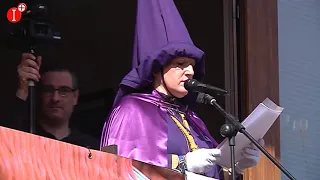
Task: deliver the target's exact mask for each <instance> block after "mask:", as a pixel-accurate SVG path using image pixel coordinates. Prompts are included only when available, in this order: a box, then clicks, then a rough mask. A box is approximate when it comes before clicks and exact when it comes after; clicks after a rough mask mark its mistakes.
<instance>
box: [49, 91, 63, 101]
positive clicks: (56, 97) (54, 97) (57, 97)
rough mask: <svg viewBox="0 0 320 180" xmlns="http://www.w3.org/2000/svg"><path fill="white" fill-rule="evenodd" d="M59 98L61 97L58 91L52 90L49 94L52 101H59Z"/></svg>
mask: <svg viewBox="0 0 320 180" xmlns="http://www.w3.org/2000/svg"><path fill="white" fill-rule="evenodd" d="M60 98H61V96H60V94H59V92H58V91H54V92H53V93H52V96H51V99H52V101H54V102H57V101H60Z"/></svg>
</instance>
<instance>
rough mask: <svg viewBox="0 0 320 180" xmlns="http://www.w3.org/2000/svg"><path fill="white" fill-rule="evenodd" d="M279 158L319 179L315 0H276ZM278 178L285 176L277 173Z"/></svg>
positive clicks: (319, 59) (319, 51) (318, 6)
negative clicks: (278, 76) (281, 109)
mask: <svg viewBox="0 0 320 180" xmlns="http://www.w3.org/2000/svg"><path fill="white" fill-rule="evenodd" d="M278 26H279V35H278V37H279V66H280V67H279V72H280V105H281V106H283V107H284V108H285V109H284V111H283V114H282V115H281V120H280V121H281V123H280V126H281V128H280V129H281V137H280V140H281V162H282V164H283V165H284V166H285V167H286V168H287V169H288V170H289V172H291V173H292V174H293V175H294V176H295V177H296V178H297V179H299V180H300V179H301V180H319V179H320V0H278ZM282 179H287V178H286V176H285V175H282Z"/></svg>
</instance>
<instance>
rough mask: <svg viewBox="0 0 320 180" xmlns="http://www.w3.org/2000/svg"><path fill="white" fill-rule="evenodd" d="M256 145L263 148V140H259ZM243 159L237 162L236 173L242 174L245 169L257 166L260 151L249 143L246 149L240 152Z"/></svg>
mask: <svg viewBox="0 0 320 180" xmlns="http://www.w3.org/2000/svg"><path fill="white" fill-rule="evenodd" d="M258 143H259V144H260V145H261V146H264V140H263V139H259V140H258ZM242 155H243V156H244V158H243V159H241V160H239V161H238V162H237V164H236V172H237V173H238V174H242V173H243V172H244V170H245V169H247V168H250V167H253V166H255V165H257V164H258V162H259V160H260V156H261V153H260V150H259V149H258V148H257V147H256V146H255V145H254V144H253V143H250V145H249V146H248V147H245V148H244V149H243V151H242Z"/></svg>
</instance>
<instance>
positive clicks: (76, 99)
mask: <svg viewBox="0 0 320 180" xmlns="http://www.w3.org/2000/svg"><path fill="white" fill-rule="evenodd" d="M73 96H74V102H73V105H77V104H78V99H79V90H76V91H74V93H73Z"/></svg>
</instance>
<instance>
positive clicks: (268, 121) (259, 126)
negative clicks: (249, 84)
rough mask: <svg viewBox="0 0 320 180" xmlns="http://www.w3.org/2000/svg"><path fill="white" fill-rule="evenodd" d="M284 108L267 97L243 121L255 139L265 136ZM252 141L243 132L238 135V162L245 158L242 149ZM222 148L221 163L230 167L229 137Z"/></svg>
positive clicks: (220, 147) (236, 151)
mask: <svg viewBox="0 0 320 180" xmlns="http://www.w3.org/2000/svg"><path fill="white" fill-rule="evenodd" d="M282 111H283V108H282V107H280V106H278V105H276V104H275V103H274V102H272V101H271V100H270V99H268V98H267V99H265V100H264V101H263V102H262V103H260V104H259V105H258V106H257V107H256V108H255V109H254V110H253V112H252V113H251V114H250V115H249V116H248V117H247V118H246V119H245V120H244V121H243V122H242V125H243V126H244V127H245V128H246V131H247V132H248V133H249V134H251V136H252V137H253V138H254V139H255V140H259V139H260V138H263V136H264V135H265V134H266V133H267V131H268V130H269V129H270V127H271V126H272V124H273V123H274V122H275V120H276V119H277V118H278V117H279V115H280V114H281V112H282ZM250 143H251V141H250V140H249V139H248V138H247V137H246V136H244V134H242V133H240V132H239V133H238V134H237V135H236V144H235V145H236V146H235V158H236V162H237V161H239V160H241V159H242V158H243V156H242V154H241V152H242V149H243V148H245V147H247V146H248V145H249V144H250ZM217 148H218V149H221V158H220V162H219V165H221V166H223V167H226V168H230V167H231V165H230V164H231V154H230V146H229V140H228V138H226V139H224V140H223V141H222V142H221V143H220V144H219V145H218V147H217Z"/></svg>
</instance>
